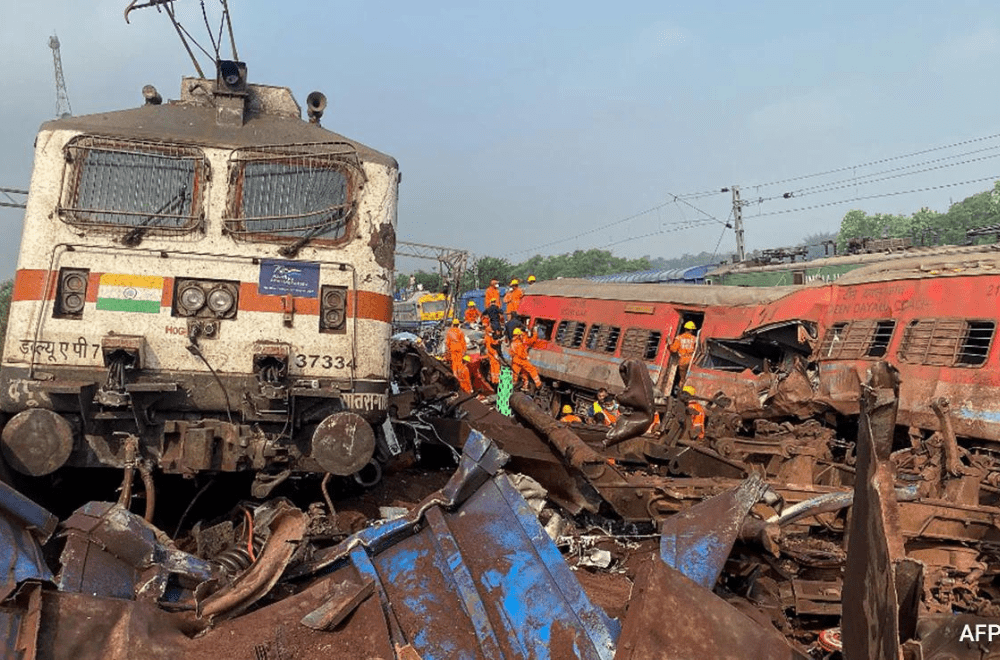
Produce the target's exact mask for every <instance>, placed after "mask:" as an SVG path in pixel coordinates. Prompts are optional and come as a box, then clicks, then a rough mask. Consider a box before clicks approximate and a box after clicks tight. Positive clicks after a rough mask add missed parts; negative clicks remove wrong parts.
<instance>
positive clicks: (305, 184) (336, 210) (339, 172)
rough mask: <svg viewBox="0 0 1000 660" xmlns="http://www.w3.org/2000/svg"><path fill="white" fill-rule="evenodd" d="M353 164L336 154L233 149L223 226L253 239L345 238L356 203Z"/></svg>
mask: <svg viewBox="0 0 1000 660" xmlns="http://www.w3.org/2000/svg"><path fill="white" fill-rule="evenodd" d="M352 155H353V154H352ZM351 165H352V163H351V162H350V159H346V158H345V157H344V154H337V153H333V154H322V153H320V154H289V153H287V152H285V151H279V152H277V153H269V152H266V151H254V152H250V153H246V152H237V153H236V154H235V155H234V162H233V166H232V170H231V175H230V176H231V179H230V180H231V188H230V218H231V219H230V220H227V221H226V229H227V231H228V232H229V233H231V234H234V235H236V236H237V237H241V238H248V239H256V240H271V239H273V238H278V239H280V238H281V237H288V238H292V239H299V240H312V239H326V240H328V241H329V240H333V241H336V240H338V239H341V238H343V237H345V236H346V235H347V227H348V222H349V221H350V218H351V211H352V209H353V203H354V199H353V197H354V195H353V187H354V184H353V175H354V171H353V168H352V167H351Z"/></svg>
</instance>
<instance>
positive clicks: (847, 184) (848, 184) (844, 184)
mask: <svg viewBox="0 0 1000 660" xmlns="http://www.w3.org/2000/svg"><path fill="white" fill-rule="evenodd" d="M997 157H1000V153H997V154H992V155H990V156H980V157H979V158H970V159H969V160H963V161H959V162H957V163H948V164H947V165H935V166H933V167H926V168H924V169H922V170H913V171H912V172H900V173H899V174H892V175H890V176H885V177H881V178H878V179H868V180H866V181H860V180H859V181H854V180H852V179H847V180H844V181H841V182H831V183H830V184H827V185H825V186H813V188H815V189H809V188H803V189H802V190H800V191H797V192H788V193H783V194H781V195H772V196H771V197H760V198H758V199H751V200H747V201H748V203H750V204H754V203H758V204H759V203H762V202H769V201H772V200H775V199H791V198H799V197H805V196H806V195H818V194H820V193H825V192H830V191H833V190H843V189H844V188H855V187H857V186H864V185H868V184H870V183H877V182H879V181H888V180H890V179H898V178H900V177H904V176H912V175H914V174H923V173H924V172H932V171H934V170H943V169H946V168H948V167H957V166H958V165H968V164H969V163H976V162H979V161H981V160H988V159H990V158H997ZM890 171H891V170H890ZM834 183H837V184H839V185H834Z"/></svg>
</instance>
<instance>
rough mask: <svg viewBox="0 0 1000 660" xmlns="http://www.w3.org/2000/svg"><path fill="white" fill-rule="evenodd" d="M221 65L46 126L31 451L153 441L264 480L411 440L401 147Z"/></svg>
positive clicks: (17, 409)
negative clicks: (121, 104) (394, 353)
mask: <svg viewBox="0 0 1000 660" xmlns="http://www.w3.org/2000/svg"><path fill="white" fill-rule="evenodd" d="M219 70H220V73H219V76H218V78H217V79H215V80H212V79H201V78H185V79H183V81H182V84H181V94H180V99H179V100H177V101H171V102H168V103H163V102H162V101H161V97H160V95H159V94H158V93H157V92H156V90H155V89H154V88H152V86H147V87H146V88H144V89H143V95H144V97H145V104H144V105H142V106H140V107H137V108H133V109H127V110H121V111H113V112H107V113H104V114H95V115H90V116H81V117H67V118H62V119H59V120H56V121H51V122H48V123H46V124H44V125H43V126H42V127H41V129H40V132H39V134H38V136H37V139H36V148H35V162H34V171H33V174H32V179H31V188H30V194H29V201H28V206H27V213H26V216H25V222H24V230H23V236H22V240H21V251H20V255H19V258H18V264H17V272H16V277H15V284H14V292H13V302H12V304H11V309H10V322H9V327H8V330H7V336H6V343H5V346H4V353H3V356H4V357H3V363H2V366H0V392H2V393H0V409H2V412H3V414H4V416H5V418H6V423H5V425H4V428H3V432H2V436H0V439H2V450H3V455H4V458H5V459H6V461H7V463H8V464H9V465H10V466H12V467H13V468H14V469H16V470H17V471H19V472H22V473H24V474H28V475H34V476H39V475H45V474H49V473H51V472H53V471H54V470H56V469H58V468H60V467H61V466H63V465H68V466H76V467H96V466H108V467H119V468H121V467H122V466H125V465H127V464H129V462H130V461H131V462H133V464H134V463H135V462H136V461H139V462H140V463H145V464H148V465H151V466H152V467H153V468H158V469H159V470H162V471H164V472H167V473H179V474H186V475H191V474H195V473H197V472H199V471H204V470H209V471H227V472H232V471H253V472H254V473H255V474H256V481H255V482H254V490H255V492H263V491H266V490H267V488H266V486H268V485H269V484H275V483H277V482H280V481H281V480H283V479H284V478H285V477H287V476H288V475H289V474H292V473H296V472H315V473H330V474H334V475H342V476H348V475H357V474H358V473H359V471H362V470H365V469H366V468H367V469H377V468H378V466H377V465H374V466H373V463H375V462H377V461H378V460H380V459H385V458H387V457H388V456H389V455H390V454H389V453H387V452H391V453H397V452H398V446H396V445H395V440H390V441H389V443H387V441H386V439H385V438H384V436H383V423H384V421H385V419H386V403H387V393H388V381H389V337H390V334H391V321H392V295H391V293H392V269H393V260H394V251H395V236H396V233H395V225H396V200H397V186H398V182H399V168H398V165H397V163H396V161H395V159H393V158H392V157H390V156H387V155H385V154H382V153H379V152H377V151H375V150H373V149H370V148H368V147H366V146H364V145H362V144H360V143H358V142H355V141H353V140H350V139H347V138H345V137H342V136H340V135H338V134H336V133H333V132H331V131H328V130H326V129H325V128H323V127H322V126H321V125H320V118H321V116H322V113H323V109H324V108H325V105H326V100H325V97H324V96H323V95H322V94H320V93H318V92H313V93H312V94H310V95H309V98H308V100H307V111H308V116H309V119H308V120H305V119H303V118H302V112H301V109H300V106H299V104H298V102H297V101H296V100H295V99H294V97H293V96H292V93H291V91H290V90H289V89H287V88H284V87H272V86H265V85H256V84H248V83H247V82H246V67H245V65H243V64H242V63H239V62H221V63H220V66H219ZM223 72H226V73H225V75H223ZM390 444H391V445H393V447H394V448H395V449H396V450H397V452H393V451H392V450H391V449H390V448H389V445H390ZM379 473H380V471H379ZM261 489H263V491H262V490H261ZM258 496H261V495H258Z"/></svg>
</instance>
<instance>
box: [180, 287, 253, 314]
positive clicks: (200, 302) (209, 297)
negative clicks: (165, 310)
mask: <svg viewBox="0 0 1000 660" xmlns="http://www.w3.org/2000/svg"><path fill="white" fill-rule="evenodd" d="M174 293H175V298H174V314H175V315H176V316H198V317H209V318H217V319H231V318H234V317H235V316H236V309H237V304H236V303H237V301H238V300H239V289H238V288H237V285H236V284H235V283H234V282H220V281H217V280H184V279H178V280H177V282H176V283H175V285H174Z"/></svg>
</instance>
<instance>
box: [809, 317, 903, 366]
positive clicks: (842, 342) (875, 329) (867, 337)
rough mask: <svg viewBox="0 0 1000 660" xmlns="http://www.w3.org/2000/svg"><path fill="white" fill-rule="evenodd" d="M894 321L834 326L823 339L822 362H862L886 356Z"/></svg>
mask: <svg viewBox="0 0 1000 660" xmlns="http://www.w3.org/2000/svg"><path fill="white" fill-rule="evenodd" d="M895 328H896V321H895V320H894V319H886V320H869V319H864V320H861V321H852V322H850V323H848V322H846V321H845V322H840V323H834V324H833V325H832V326H830V327H829V328H828V329H827V331H826V334H825V335H824V336H823V342H822V343H821V344H820V348H819V358H820V359H823V360H859V359H863V358H877V357H882V356H884V355H885V352H886V349H887V348H888V347H889V342H890V341H892V333H893V330H895Z"/></svg>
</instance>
